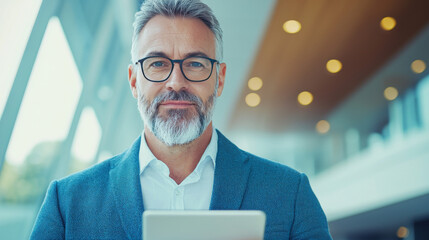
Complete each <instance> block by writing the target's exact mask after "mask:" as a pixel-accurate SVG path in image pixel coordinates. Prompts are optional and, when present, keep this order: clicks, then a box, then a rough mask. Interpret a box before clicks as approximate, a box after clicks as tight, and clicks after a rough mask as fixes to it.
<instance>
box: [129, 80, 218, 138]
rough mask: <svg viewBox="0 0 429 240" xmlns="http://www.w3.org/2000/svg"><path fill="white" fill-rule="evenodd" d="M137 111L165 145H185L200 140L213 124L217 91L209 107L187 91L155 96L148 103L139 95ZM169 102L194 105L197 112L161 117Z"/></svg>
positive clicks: (178, 111)
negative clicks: (161, 108) (187, 102)
mask: <svg viewBox="0 0 429 240" xmlns="http://www.w3.org/2000/svg"><path fill="white" fill-rule="evenodd" d="M137 94H138V101H137V107H138V109H139V112H140V115H141V117H142V119H143V121H144V124H145V125H146V126H147V127H148V128H149V130H150V131H151V132H152V133H153V134H154V135H155V136H156V137H157V138H158V139H159V140H160V141H161V142H163V143H164V144H165V145H167V146H176V145H185V144H188V143H190V142H192V141H194V140H195V139H197V138H198V137H199V136H201V134H202V133H203V132H204V131H205V129H206V128H207V126H208V125H209V124H210V122H211V119H212V115H213V109H214V105H215V101H216V94H217V87H216V89H215V91H214V93H213V95H211V96H210V97H209V98H208V99H207V101H206V103H204V102H203V101H202V100H201V99H200V98H198V97H197V96H195V95H193V94H191V93H189V92H187V91H180V92H175V91H170V92H165V93H161V94H159V95H158V96H156V97H155V98H154V99H153V101H152V102H149V101H148V100H147V99H146V98H145V97H144V96H143V95H142V94H141V93H140V91H138V93H137ZM166 100H183V101H190V102H193V103H194V104H195V105H194V107H195V111H193V110H192V109H190V108H186V109H169V110H167V111H166V116H161V115H160V113H159V105H160V103H162V102H164V101H166Z"/></svg>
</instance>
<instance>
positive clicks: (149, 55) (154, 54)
mask: <svg viewBox="0 0 429 240" xmlns="http://www.w3.org/2000/svg"><path fill="white" fill-rule="evenodd" d="M152 56H160V57H167V54H165V53H164V52H160V51H152V52H149V53H148V54H146V57H152Z"/></svg>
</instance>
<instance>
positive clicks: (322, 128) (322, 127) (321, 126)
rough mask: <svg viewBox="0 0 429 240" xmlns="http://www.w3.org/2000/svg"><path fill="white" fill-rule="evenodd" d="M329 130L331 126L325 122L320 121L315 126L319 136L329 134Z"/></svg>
mask: <svg viewBox="0 0 429 240" xmlns="http://www.w3.org/2000/svg"><path fill="white" fill-rule="evenodd" d="M329 129H331V125H330V124H329V122H328V121H326V120H320V121H319V122H317V124H316V131H317V132H318V133H320V134H325V133H327V132H329Z"/></svg>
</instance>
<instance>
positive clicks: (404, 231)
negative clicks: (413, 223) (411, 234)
mask: <svg viewBox="0 0 429 240" xmlns="http://www.w3.org/2000/svg"><path fill="white" fill-rule="evenodd" d="M396 236H398V238H406V237H408V228H406V227H400V228H398V231H397V232H396Z"/></svg>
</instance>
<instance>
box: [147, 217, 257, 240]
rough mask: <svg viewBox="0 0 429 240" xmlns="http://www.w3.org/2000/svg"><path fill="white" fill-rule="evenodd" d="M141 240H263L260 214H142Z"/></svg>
mask: <svg viewBox="0 0 429 240" xmlns="http://www.w3.org/2000/svg"><path fill="white" fill-rule="evenodd" d="M142 226H143V240H173V239H174V240H201V239H205V240H219V239H222V240H263V238H264V230H265V213H264V212H261V211H152V210H148V211H145V212H144V213H143V225H142Z"/></svg>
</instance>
